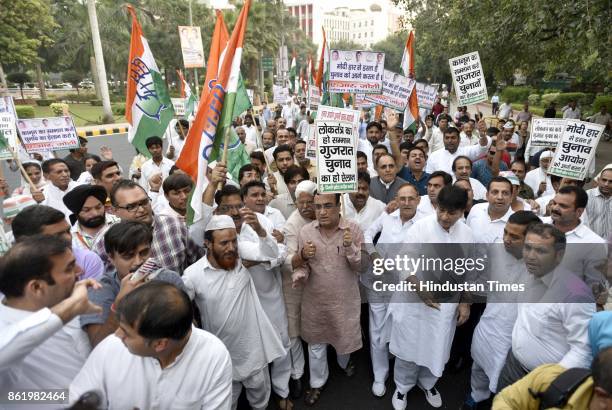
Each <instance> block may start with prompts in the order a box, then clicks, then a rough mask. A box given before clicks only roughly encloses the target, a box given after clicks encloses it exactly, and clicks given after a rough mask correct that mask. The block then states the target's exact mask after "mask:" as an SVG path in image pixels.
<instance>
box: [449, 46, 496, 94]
mask: <svg viewBox="0 0 612 410" xmlns="http://www.w3.org/2000/svg"><path fill="white" fill-rule="evenodd" d="M448 63H449V65H450V71H451V75H452V77H453V83H454V84H455V93H456V94H457V104H458V105H470V104H476V103H479V102H481V101H487V85H486V84H485V78H484V72H483V70H482V65H481V64H480V56H479V54H478V51H474V52H473V53H469V54H464V55H462V56H459V57H455V58H451V59H450V60H448Z"/></svg>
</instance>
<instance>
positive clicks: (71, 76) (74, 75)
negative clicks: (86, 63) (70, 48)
mask: <svg viewBox="0 0 612 410" xmlns="http://www.w3.org/2000/svg"><path fill="white" fill-rule="evenodd" d="M62 81H65V82H67V83H70V84H71V85H72V86H73V87H74V88H76V90H77V95H79V85H80V83H81V81H83V74H81V73H79V72H77V71H74V70H68V71H64V72H63V73H62Z"/></svg>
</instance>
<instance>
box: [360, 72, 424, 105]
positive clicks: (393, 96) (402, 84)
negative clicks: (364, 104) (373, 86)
mask: <svg viewBox="0 0 612 410" xmlns="http://www.w3.org/2000/svg"><path fill="white" fill-rule="evenodd" d="M414 84H415V81H414V80H413V79H411V78H408V77H404V76H403V75H400V74H397V73H394V72H393V71H389V70H385V71H384V77H383V90H382V94H366V95H365V98H366V100H368V101H372V102H373V103H375V104H380V105H384V106H385V107H389V108H393V109H394V110H398V111H404V110H405V109H406V106H407V105H408V98H410V93H412V90H413V88H414Z"/></svg>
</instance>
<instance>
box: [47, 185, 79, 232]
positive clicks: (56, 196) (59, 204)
mask: <svg viewBox="0 0 612 410" xmlns="http://www.w3.org/2000/svg"><path fill="white" fill-rule="evenodd" d="M79 185H80V184H79V183H78V182H76V181H73V180H70V182H69V183H68V188H66V190H65V191H62V190H61V189H59V188H58V187H56V186H55V185H53V184H52V183H51V182H49V183H47V185H45V186H44V187H43V189H42V193H43V194H44V196H45V200H44V201H42V202H41V203H40V204H41V205H47V206H50V207H51V208H55V209H57V210H58V211H61V212H62V213H63V214H64V215H66V221H68V223H70V219H69V216H70V215H71V214H72V211H71V210H70V209H68V207H67V206H66V205H65V204H64V195H66V194H67V193H68V192H70V191H72V190H73V189H74V188H76V187H77V186H79Z"/></svg>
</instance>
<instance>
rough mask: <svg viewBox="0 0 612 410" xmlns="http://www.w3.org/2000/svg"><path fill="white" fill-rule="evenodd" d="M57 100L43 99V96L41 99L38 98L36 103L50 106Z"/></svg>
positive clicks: (40, 105)
mask: <svg viewBox="0 0 612 410" xmlns="http://www.w3.org/2000/svg"><path fill="white" fill-rule="evenodd" d="M53 101H55V100H49V99H46V100H43V99H42V98H41V99H40V100H36V105H38V106H39V107H48V106H50V105H51V103H52V102H53Z"/></svg>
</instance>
